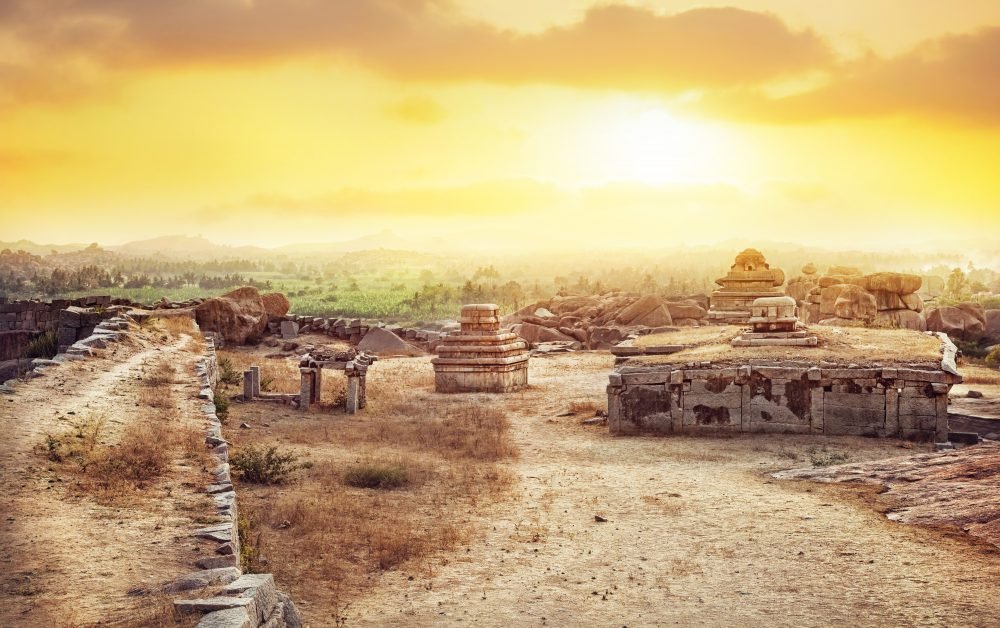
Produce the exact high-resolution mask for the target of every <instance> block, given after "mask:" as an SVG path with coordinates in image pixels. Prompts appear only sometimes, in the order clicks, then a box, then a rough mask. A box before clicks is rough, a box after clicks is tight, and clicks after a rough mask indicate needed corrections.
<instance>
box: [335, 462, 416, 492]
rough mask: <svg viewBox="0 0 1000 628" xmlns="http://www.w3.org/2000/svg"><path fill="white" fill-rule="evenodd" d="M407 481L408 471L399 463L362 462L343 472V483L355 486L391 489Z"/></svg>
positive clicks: (408, 479)
mask: <svg viewBox="0 0 1000 628" xmlns="http://www.w3.org/2000/svg"><path fill="white" fill-rule="evenodd" d="M409 481H410V477H409V473H408V472H407V470H406V468H405V467H402V466H400V465H380V464H363V465H359V466H356V467H351V468H349V469H348V470H347V472H346V473H344V484H347V485H348V486H353V487H355V488H383V489H393V488H399V487H401V486H406V484H408V483H409Z"/></svg>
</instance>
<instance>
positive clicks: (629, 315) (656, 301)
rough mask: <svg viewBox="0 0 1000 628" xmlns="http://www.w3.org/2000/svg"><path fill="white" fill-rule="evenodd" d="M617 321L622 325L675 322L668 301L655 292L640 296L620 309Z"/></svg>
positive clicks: (664, 324)
mask: <svg viewBox="0 0 1000 628" xmlns="http://www.w3.org/2000/svg"><path fill="white" fill-rule="evenodd" d="M615 321H616V322H617V323H618V324H620V325H640V326H644V327H665V326H668V325H673V324H674V320H673V318H671V317H670V310H669V309H668V307H667V302H666V301H664V300H663V298H662V297H659V296H657V295H655V294H647V295H645V296H642V297H639V299H638V300H637V301H636V302H635V303H633V304H632V305H630V306H628V307H626V308H625V309H623V310H622V311H620V312H619V313H618V316H616V317H615Z"/></svg>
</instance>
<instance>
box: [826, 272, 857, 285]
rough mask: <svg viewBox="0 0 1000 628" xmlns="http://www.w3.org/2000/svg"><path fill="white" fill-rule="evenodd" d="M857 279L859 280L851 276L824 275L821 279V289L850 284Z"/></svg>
mask: <svg viewBox="0 0 1000 628" xmlns="http://www.w3.org/2000/svg"><path fill="white" fill-rule="evenodd" d="M855 279H857V277H852V276H850V275H833V274H831V275H823V276H822V277H820V278H819V287H820V288H829V287H830V286H836V285H838V284H849V283H852V282H853V281H854V280H855Z"/></svg>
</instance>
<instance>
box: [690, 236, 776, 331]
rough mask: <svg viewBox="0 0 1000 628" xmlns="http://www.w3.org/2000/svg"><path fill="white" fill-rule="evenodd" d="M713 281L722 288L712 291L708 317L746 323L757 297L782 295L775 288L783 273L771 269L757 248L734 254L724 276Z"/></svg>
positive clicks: (725, 321) (726, 321) (727, 321)
mask: <svg viewBox="0 0 1000 628" xmlns="http://www.w3.org/2000/svg"><path fill="white" fill-rule="evenodd" d="M715 283H717V284H719V285H720V286H721V287H720V288H719V289H718V290H716V291H715V292H713V293H712V297H711V308H710V309H709V312H708V318H709V320H712V321H715V322H722V323H746V322H747V321H748V320H749V318H750V306H751V305H753V302H754V301H755V300H756V299H759V298H762V297H779V296H782V293H781V290H778V289H777V288H778V286H780V285H782V284H783V283H785V273H784V272H783V271H782V270H781V269H778V268H771V267H770V265H768V263H767V260H766V259H764V255H763V254H762V253H761V252H760V251H758V250H757V249H746V250H744V251H743V252H741V253H740V254H739V255H737V256H736V261H735V262H734V263H733V265H732V266H731V267H730V269H729V272H728V273H726V276H725V277H720V278H719V279H716V280H715Z"/></svg>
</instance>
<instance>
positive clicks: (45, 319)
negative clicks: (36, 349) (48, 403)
mask: <svg viewBox="0 0 1000 628" xmlns="http://www.w3.org/2000/svg"><path fill="white" fill-rule="evenodd" d="M115 303H116V302H115V300H114V299H112V298H111V297H110V296H90V297H82V298H80V299H72V300H70V299H53V300H51V301H30V300H29V301H9V302H8V301H7V299H6V298H5V297H0V361H4V360H14V359H17V358H19V357H21V353H22V352H23V351H24V348H25V347H26V346H27V345H28V343H29V342H30V341H31V339H32V338H34V337H35V336H37V335H39V334H42V333H45V332H49V331H54V332H56V334H57V336H58V342H59V347H60V349H59V350H60V351H65V350H66V348H67V347H69V346H70V345H72V344H73V343H75V342H76V341H77V340H81V339H83V338H87V337H88V336H90V335H91V334H92V333H94V328H95V327H97V325H98V324H100V323H101V321H104V320H107V319H109V318H111V317H113V316H114V315H115V314H117V312H109V311H107V308H108V307H110V306H111V305H113V304H115ZM67 311H68V312H70V313H69V314H67V313H66V312H67Z"/></svg>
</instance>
